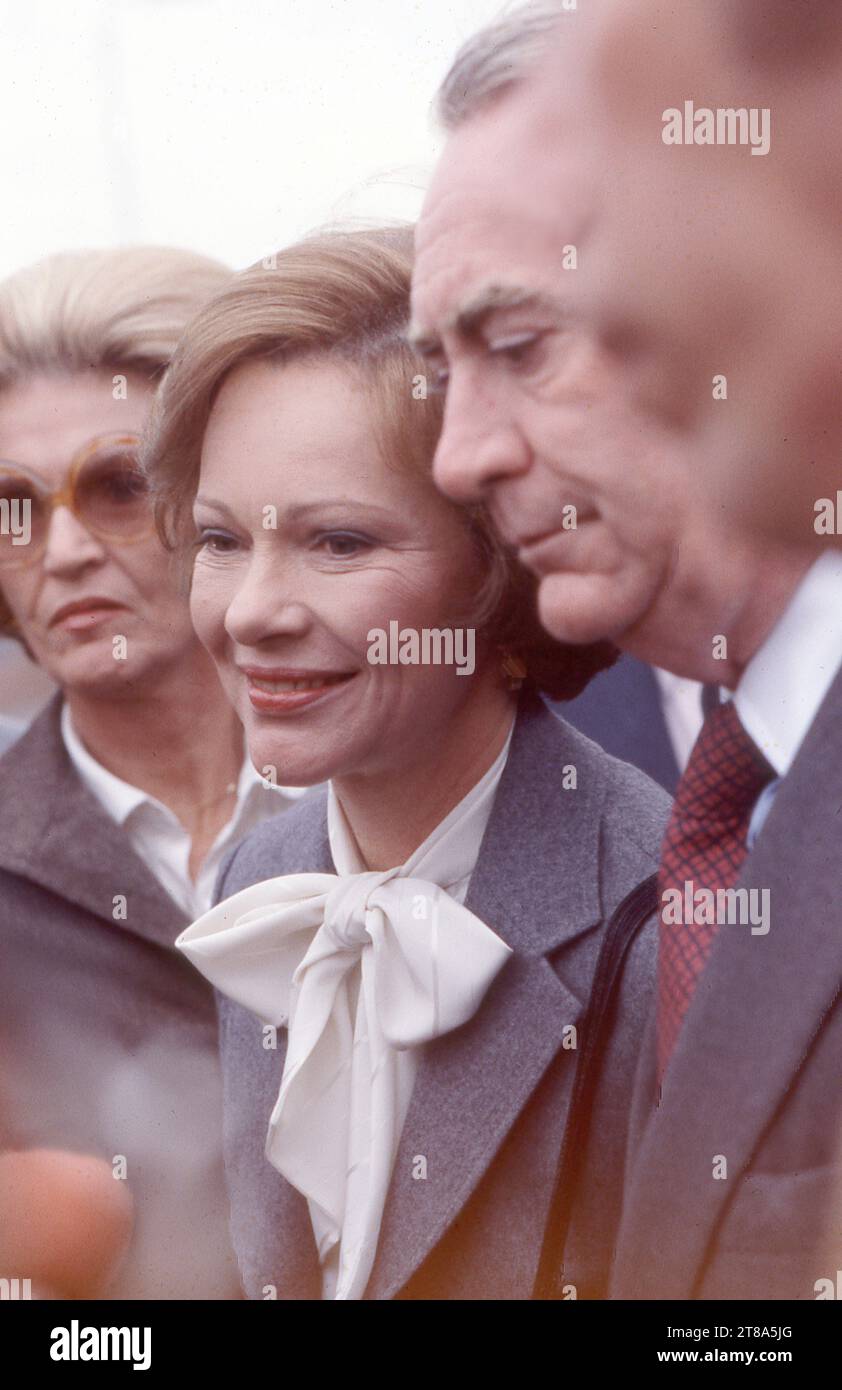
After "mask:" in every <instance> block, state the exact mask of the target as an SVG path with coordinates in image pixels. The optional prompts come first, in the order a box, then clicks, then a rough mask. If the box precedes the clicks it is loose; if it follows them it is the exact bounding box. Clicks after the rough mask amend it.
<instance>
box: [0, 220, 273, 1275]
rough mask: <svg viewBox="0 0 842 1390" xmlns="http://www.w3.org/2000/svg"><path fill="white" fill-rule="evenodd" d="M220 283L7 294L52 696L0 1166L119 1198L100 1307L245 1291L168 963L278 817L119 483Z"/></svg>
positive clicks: (31, 629)
mask: <svg viewBox="0 0 842 1390" xmlns="http://www.w3.org/2000/svg"><path fill="white" fill-rule="evenodd" d="M229 276H230V272H229V271H227V270H226V269H225V268H224V267H223V266H221V265H218V264H217V263H216V262H214V261H210V260H207V259H206V258H205V257H202V256H198V255H194V254H192V253H190V252H187V251H178V250H169V249H166V248H156V247H149V248H145V247H139V248H133V249H125V250H113V251H83V252H74V253H68V254H62V255H55V256H51V257H48V258H47V259H46V260H44V261H41V262H39V263H38V264H36V265H33V266H30V267H28V268H27V269H25V270H22V271H20V272H18V273H17V274H15V275H13V276H11V277H10V278H9V279H7V280H5V281H4V282H2V283H0V520H2V521H3V523H4V524H3V526H2V527H0V626H2V628H3V630H4V631H5V632H7V633H10V634H12V635H13V636H14V637H16V638H17V639H18V640H19V641H20V642H21V643H22V644H23V646H24V647H25V650H26V652H27V653H28V655H29V657H30V658H31V659H32V660H33V661H35V662H37V663H38V664H39V665H40V666H41V667H43V669H44V670H45V671H46V672H47V674H48V675H49V676H50V677H52V679H53V681H55V683H56V684H57V685H58V687H59V689H58V693H57V694H56V695H55V696H54V698H53V699H52V700H51V702H50V704H49V705H48V706H47V708H46V709H45V711H44V712H43V713H42V714H41V715H40V717H39V718H37V719H36V720H35V722H34V723H33V724H32V726H31V727H30V729H29V730H28V731H27V732H26V733H25V734H24V735H23V736H22V737H21V738H20V739H19V740H18V741H17V742H16V743H15V744H14V746H13V747H12V748H11V749H10V751H9V752H8V753H7V754H6V756H5V757H4V758H3V759H2V761H0V785H1V786H2V798H0V903H2V905H1V906H0V956H1V957H2V971H0V1148H14V1149H22V1148H33V1149H43V1148H49V1149H54V1148H59V1149H71V1150H76V1151H81V1152H87V1153H89V1154H91V1155H92V1156H93V1157H95V1158H97V1159H99V1160H102V1159H104V1160H105V1161H106V1162H107V1163H108V1165H109V1166H113V1169H114V1177H115V1178H116V1179H118V1180H120V1181H125V1184H126V1187H127V1189H128V1193H129V1195H130V1197H131V1199H132V1203H133V1209H134V1218H135V1225H134V1234H133V1237H132V1240H131V1243H130V1245H129V1249H128V1253H127V1255H126V1258H125V1260H124V1262H123V1265H122V1268H121V1270H120V1272H119V1274H118V1275H117V1277H116V1279H115V1280H114V1281H112V1284H111V1286H110V1292H109V1296H111V1297H114V1298H127V1297H130V1298H185V1297H208V1298H221V1297H235V1296H237V1295H238V1292H239V1287H238V1282H237V1278H236V1272H235V1267H234V1263H233V1260H232V1257H231V1252H230V1243H229V1240H228V1235H227V1214H226V1211H225V1197H224V1187H223V1183H222V1176H221V1158H220V1147H221V1140H220V1114H221V1103H220V1095H219V1075H218V1062H217V1058H216V1017H215V1010H214V1003H213V998H212V993H211V990H210V989H209V988H208V987H207V986H205V984H204V982H203V981H201V980H200V979H199V978H198V977H197V976H196V975H195V973H194V972H193V971H190V970H188V969H187V968H186V967H185V963H184V961H183V959H182V958H181V956H180V955H179V954H178V952H177V951H176V950H175V947H174V941H175V938H176V936H177V935H178V933H179V931H180V930H181V928H182V927H183V926H184V924H185V923H186V922H188V921H190V920H191V918H193V917H195V916H196V913H197V912H201V911H202V910H203V908H204V907H206V906H207V904H208V903H209V902H210V900H211V890H212V887H213V881H214V878H215V875H216V872H217V868H218V865H219V862H220V860H221V858H222V856H223V854H224V853H225V852H226V850H227V849H228V848H229V847H230V846H231V845H233V844H234V843H235V842H236V840H237V839H238V838H239V837H241V836H242V835H243V834H245V832H246V831H247V830H249V829H251V828H253V827H254V826H255V825H256V824H257V823H258V822H259V821H260V820H262V819H263V818H265V817H266V816H267V815H270V814H272V813H274V812H275V811H276V810H278V809H280V808H282V807H283V806H284V805H285V804H287V800H288V798H287V799H285V798H283V797H281V796H279V794H278V792H277V790H273V789H270V788H267V787H265V786H264V785H263V783H262V781H261V779H260V778H259V777H258V775H257V774H256V773H255V772H254V769H253V768H252V766H251V763H250V762H249V761H248V760H247V759H246V758H245V755H244V748H243V735H242V729H241V728H240V725H239V723H238V721H237V720H236V718H235V717H234V715H233V713H232V712H231V709H230V706H229V705H228V702H227V700H226V698H225V695H224V693H223V692H222V690H221V688H220V686H219V682H218V680H217V677H216V673H215V671H214V669H213V665H212V663H211V662H210V660H209V659H208V656H207V654H206V652H205V650H204V648H203V647H202V646H201V645H200V643H199V642H198V641H197V640H196V637H195V634H194V632H193V629H192V626H191V623H190V616H189V611H188V606H187V594H186V589H185V586H184V582H183V577H182V575H181V573H180V572H179V570H178V568H177V566H175V565H174V564H173V563H172V560H171V557H170V556H169V555H168V554H167V552H166V551H165V550H164V549H163V548H162V546H161V543H160V541H159V539H158V537H157V535H156V533H155V526H154V517H153V513H152V507H151V501H150V497H149V491H148V486H147V484H146V481H145V479H144V478H143V475H142V473H141V472H140V470H139V467H138V444H139V437H140V431H141V430H142V428H143V424H144V420H145V417H146V413H147V410H148V408H149V403H150V401H151V400H152V398H153V395H154V392H155V389H156V386H157V383H158V380H159V378H160V376H161V373H162V372H163V370H164V368H165V367H166V365H167V363H168V361H169V359H170V357H171V355H172V352H173V350H174V348H175V345H176V342H177V340H178V336H179V334H180V333H181V331H182V330H183V328H184V327H185V325H186V324H187V322H188V320H189V319H190V317H191V316H192V315H193V314H194V313H195V312H196V311H197V310H198V309H199V308H200V307H201V305H202V303H203V302H204V301H205V300H206V299H208V297H209V296H210V295H212V294H213V293H214V292H216V291H218V290H219V289H221V288H222V287H224V285H225V284H226V283H227V280H228V278H229Z"/></svg>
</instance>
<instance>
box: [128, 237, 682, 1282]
mask: <svg viewBox="0 0 842 1390" xmlns="http://www.w3.org/2000/svg"><path fill="white" fill-rule="evenodd" d="M411 268H412V233H411V230H409V229H389V230H381V231H371V232H356V233H332V234H324V235H321V236H317V237H314V238H311V239H308V240H306V241H304V242H301V243H300V244H298V245H296V246H293V247H290V248H288V249H287V250H285V251H283V252H281V253H279V254H278V256H277V257H276V258H275V260H274V265H273V267H272V268H271V269H265V268H255V269H253V270H251V271H248V272H245V273H244V274H242V275H239V276H237V277H236V279H235V280H234V281H232V282H231V284H230V285H228V286H226V287H225V288H223V289H222V290H221V291H220V293H218V294H217V295H215V296H214V297H213V298H212V300H211V301H210V303H209V304H208V305H207V306H206V307H205V309H204V310H203V311H202V312H201V313H200V314H199V315H198V316H197V317H196V319H195V320H194V322H193V323H192V324H191V326H190V328H189V329H188V331H187V333H186V335H185V337H184V338H183V340H182V342H181V345H180V347H179V350H178V352H177V353H176V355H175V358H174V360H173V363H172V366H171V367H170V369H169V371H168V373H167V376H166V379H165V381H164V383H163V386H162V390H161V393H160V395H159V398H158V400H157V403H156V409H155V414H154V420H153V427H152V430H151V437H150V440H149V445H148V450H147V454H146V459H147V468H148V471H149V472H150V474H151V476H152V479H153V485H154V488H155V490H156V492H157V496H158V504H157V505H158V511H159V518H160V521H161V524H162V526H163V529H164V533H165V534H166V536H167V537H168V539H169V541H170V543H171V544H172V545H173V546H174V547H175V548H176V549H177V550H180V551H181V552H182V553H183V554H186V553H188V552H189V553H190V555H191V556H192V587H191V610H192V614H193V620H194V623H195V626H196V630H197V632H198V634H199V636H200V637H201V639H202V641H203V642H204V643H205V645H206V647H207V649H208V651H209V652H210V654H211V656H212V657H213V659H214V661H215V662H216V664H217V668H218V670H219V673H220V677H221V680H222V682H223V684H224V686H225V688H226V690H227V691H228V694H229V697H230V699H231V701H232V703H233V704H234V706H235V708H236V709H237V711H238V713H239V715H240V717H241V719H242V720H243V723H244V725H245V729H246V737H247V740H248V745H249V748H250V751H251V755H252V758H253V759H254V761H255V763H256V765H257V766H259V767H264V766H266V765H268V766H283V767H284V768H285V770H286V773H287V775H288V776H289V777H290V779H291V780H292V781H294V782H296V783H302V784H306V785H313V784H316V783H320V782H323V781H327V782H328V783H329V785H328V788H327V790H326V791H325V792H323V793H320V794H318V795H316V796H314V797H313V798H308V799H307V801H306V802H302V804H301V805H300V806H298V807H296V808H295V809H294V810H293V811H292V812H291V813H290V814H289V815H288V816H285V817H284V818H283V820H282V821H277V822H275V823H273V824H272V825H268V826H263V827H261V828H260V829H258V830H257V831H255V832H253V833H252V834H251V835H249V836H247V837H246V839H245V841H244V842H243V843H242V844H241V845H240V847H239V848H238V849H237V850H235V851H234V852H233V853H232V855H231V856H229V858H228V860H227V863H226V865H225V866H224V869H223V874H222V877H221V882H220V887H219V890H218V897H219V903H218V906H216V907H215V908H213V909H211V911H210V912H208V913H206V914H205V915H204V916H202V917H201V918H199V920H198V921H197V922H196V923H195V924H194V925H193V926H192V927H190V928H189V929H188V930H187V931H186V932H185V933H183V935H182V936H181V937H180V939H179V943H178V944H179V945H180V946H181V948H182V950H183V951H184V952H185V954H186V955H187V956H188V957H189V958H190V959H191V960H192V961H193V962H194V963H195V964H196V965H197V966H198V968H199V969H200V970H201V971H202V973H203V974H204V975H205V976H206V977H207V978H208V979H209V980H210V981H211V982H212V983H213V984H214V985H216V986H217V988H218V989H219V990H220V991H222V993H223V994H224V995H226V996H227V998H226V999H225V1000H224V1001H223V1005H222V1014H221V1046H222V1061H223V1072H224V1076H225V1094H226V1115H225V1131H226V1139H225V1152H226V1167H227V1173H228V1182H229V1189H230V1194H231V1202H232V1220H233V1235H234V1244H235V1248H236V1250H237V1254H238V1257H239V1260H240V1266H241V1271H242V1274H243V1279H244V1284H245V1288H246V1292H247V1293H248V1295H249V1296H250V1297H254V1298H265V1297H274V1296H277V1297H278V1298H283V1299H287V1298H293V1299H295V1298H336V1299H360V1298H367V1299H372V1298H378V1299H380V1298H393V1297H400V1298H424V1297H433V1298H524V1297H528V1296H529V1294H530V1291H531V1290H532V1288H533V1282H534V1280H535V1277H536V1272H537V1269H538V1263H539V1254H540V1251H541V1246H542V1239H543V1233H544V1225H545V1222H546V1220H547V1216H548V1211H549V1208H550V1203H551V1200H552V1198H553V1192H554V1188H555V1186H556V1169H557V1159H558V1154H559V1148H560V1145H561V1143H562V1140H563V1138H564V1135H565V1130H566V1124H567V1120H568V1114H569V1107H570V1101H571V1091H572V1086H573V1080H574V1076H575V1074H576V1057H577V1042H576V1037H577V1029H578V1028H579V1027H580V1026H581V1025H582V1021H583V1015H584V1013H585V1009H586V1006H587V1004H588V1000H589V994H590V987H591V981H592V978H593V972H594V968H595V963H596V961H597V957H598V955H599V952H600V947H601V944H602V942H603V940H604V939H605V936H606V933H607V931H608V924H609V922H610V920H611V918H612V914H613V913H614V912H615V909H617V908H618V905H619V904H620V903H621V901H622V900H624V899H626V898H627V896H628V895H629V893H630V892H633V891H635V890H636V889H637V886H638V885H639V883H640V881H641V880H643V879H645V878H646V876H647V875H648V874H650V872H651V871H652V869H653V868H654V866H655V864H656V861H657V854H658V846H659V842H660V837H661V833H662V829H663V824H664V818H665V812H666V806H667V800H666V797H665V796H664V795H663V794H662V793H661V792H660V790H659V789H658V788H656V787H655V786H654V784H652V783H651V782H649V780H648V779H647V778H646V777H645V776H643V775H642V774H641V773H639V772H637V771H636V770H634V769H632V768H630V767H628V766H626V765H625V764H622V763H618V762H616V761H614V760H613V759H611V758H609V757H608V756H607V755H605V754H604V753H602V752H601V750H600V749H598V748H597V747H596V746H595V745H594V744H592V743H590V742H589V741H588V740H587V739H585V738H583V737H582V736H581V735H579V734H578V733H576V732H575V731H574V730H573V729H572V728H570V727H569V726H567V725H565V724H564V723H563V722H562V721H560V720H559V719H558V718H556V716H555V715H554V714H553V713H552V712H551V711H550V710H549V709H548V708H547V706H546V704H545V703H544V702H543V700H542V699H541V698H540V692H541V691H543V692H545V693H547V694H550V695H552V696H555V697H557V698H562V699H563V698H569V697H571V696H573V695H575V694H577V693H578V692H579V691H580V690H581V689H582V687H583V686H584V685H585V684H586V683H587V681H588V680H589V678H590V677H591V676H592V675H593V674H595V672H597V671H598V670H600V669H601V668H602V667H603V666H605V665H607V664H610V662H611V661H612V660H613V655H614V653H613V649H611V648H608V647H605V646H599V647H593V648H587V649H581V650H574V649H571V648H565V647H562V646H560V645H559V644H558V643H555V642H554V641H552V640H551V639H550V638H548V637H546V635H545V634H543V633H542V631H541V629H540V627H539V625H538V622H537V618H536V616H535V603H534V598H535V589H534V582H533V581H532V580H531V579H529V578H528V577H527V576H526V575H525V574H524V573H523V572H522V571H521V570H520V569H519V568H518V567H517V566H516V564H515V563H514V562H513V560H512V558H511V556H510V555H509V554H508V553H507V552H506V550H505V549H504V547H503V546H502V545H501V544H500V542H499V541H498V539H497V538H496V537H495V535H494V533H493V531H492V530H491V528H490V526H489V524H488V521H487V519H486V517H485V516H484V515H483V514H482V513H481V512H479V511H477V510H466V509H462V508H460V507H459V506H457V505H455V504H454V503H452V502H450V501H448V500H446V499H445V498H444V497H442V496H441V495H440V494H439V493H438V492H437V491H436V489H435V487H434V486H433V483H432V478H431V462H432V458H433V454H434V451H435V447H436V441H437V438H438V433H439V430H440V426H441V419H442V405H441V400H440V398H438V397H437V396H436V395H435V394H434V393H431V392H430V391H429V390H428V389H427V383H426V381H425V379H424V375H423V366H422V365H421V363H420V362H419V360H418V359H417V358H416V357H415V355H414V353H413V352H412V351H411V350H410V348H409V347H408V345H407V342H406V338H405V330H406V325H407V317H408V307H409V287H410V276H411ZM641 920H642V918H641ZM636 925H637V924H636ZM651 964H652V935H651V932H650V931H648V929H647V931H646V932H645V933H644V935H642V936H640V937H639V938H638V940H637V942H636V943H635V946H634V948H633V949H632V952H631V955H630V957H629V967H628V970H627V971H626V979H625V985H624V992H623V1000H622V1008H621V1009H620V1011H619V1013H618V1022H617V1025H616V1028H615V1030H614V1034H613V1035H612V1039H611V1047H610V1058H609V1062H610V1065H609V1066H608V1068H607V1072H606V1074H607V1075H608V1077H609V1091H608V1094H607V1095H606V1097H605V1098H604V1100H603V1101H602V1102H601V1105H602V1107H603V1108H600V1107H599V1106H598V1107H597V1111H596V1123H597V1125H598V1140H597V1141H596V1142H595V1145H594V1162H596V1163H598V1164H599V1165H600V1169H601V1173H602V1179H603V1180H602V1183H601V1206H600V1210H599V1211H589V1212H582V1211H579V1210H578V1209H577V1210H576V1212H575V1221H574V1223H573V1227H574V1234H573V1236H572V1238H571V1239H572V1244H571V1249H573V1248H576V1250H577V1251H578V1259H579V1263H578V1264H577V1272H576V1274H575V1275H573V1274H571V1281H572V1282H575V1283H576V1284H577V1287H578V1288H579V1290H580V1296H585V1294H586V1292H592V1293H598V1292H599V1291H601V1290H602V1289H603V1288H604V1281H605V1275H606V1269H607V1263H608V1258H609V1254H608V1252H609V1249H610V1240H611V1231H612V1227H613V1223H614V1222H615V1220H616V1217H617V1210H616V1200H617V1196H618V1192H619V1179H620V1177H621V1169H622V1152H623V1145H624V1139H625V1105H624V1088H628V1087H629V1084H630V1078H631V1073H632V1069H633V1066H634V1058H635V1054H636V1047H637V1038H638V1036H639V1031H640V1029H641V1028H642V1025H643V1020H644V1015H645V1011H646V1008H647V1007H648V999H649V990H650V987H651ZM600 1119H601V1120H602V1123H601V1126H600Z"/></svg>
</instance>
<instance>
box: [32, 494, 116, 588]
mask: <svg viewBox="0 0 842 1390" xmlns="http://www.w3.org/2000/svg"><path fill="white" fill-rule="evenodd" d="M105 555H106V550H105V547H104V545H103V544H102V542H101V541H99V540H98V539H97V537H96V536H94V535H92V534H91V532H90V531H89V530H88V529H87V527H86V526H84V525H83V524H82V522H81V521H80V520H79V518H78V517H77V516H75V515H74V514H73V512H72V511H71V510H70V508H69V507H56V509H55V511H54V512H53V514H52V516H51V517H50V520H49V522H48V525H47V538H46V541H45V544H44V555H43V560H42V564H43V567H44V571H45V573H46V574H65V575H66V574H72V573H74V572H75V571H78V570H82V569H84V568H85V567H86V566H87V565H91V564H99V563H101V562H102V560H104V558H105Z"/></svg>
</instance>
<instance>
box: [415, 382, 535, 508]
mask: <svg viewBox="0 0 842 1390" xmlns="http://www.w3.org/2000/svg"><path fill="white" fill-rule="evenodd" d="M472 382H473V378H468V377H463V378H461V379H460V378H459V375H458V373H456V374H454V376H453V377H452V378H451V381H450V384H449V386H448V391H447V402H446V405H445V411H444V423H443V425H442V432H441V436H440V438H439V443H438V448H437V449H436V455H435V458H434V460H433V477H434V478H435V481H436V485H437V486H438V487H439V488H440V489H441V491H442V492H444V493H446V494H447V496H448V497H452V498H453V499H454V500H455V501H457V502H478V501H482V500H485V499H487V498H488V497H489V496H490V495H491V494H492V493H493V491H494V488H495V486H496V485H497V484H498V483H502V482H505V481H506V480H507V479H509V478H513V477H516V476H517V475H518V474H521V473H525V472H526V471H527V469H528V468H529V462H530V452H529V447H528V443H527V440H526V438H525V437H524V435H523V433H522V431H521V429H520V428H519V426H518V424H517V423H516V421H515V420H514V419H513V418H512V416H511V413H510V412H509V411H508V410H507V408H506V404H505V402H503V401H502V400H495V399H494V398H493V396H490V395H489V393H488V392H484V393H482V394H480V393H479V392H477V391H476V390H475V389H473V386H472Z"/></svg>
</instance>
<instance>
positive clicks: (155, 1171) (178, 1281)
mask: <svg viewBox="0 0 842 1390" xmlns="http://www.w3.org/2000/svg"><path fill="white" fill-rule="evenodd" d="M60 708H61V696H59V695H57V696H55V697H54V698H53V700H52V701H51V702H50V704H49V705H48V706H47V708H46V710H45V711H44V712H43V713H42V714H41V715H40V716H39V717H38V718H37V719H36V720H35V722H34V723H33V725H32V726H31V728H30V729H29V730H28V732H27V733H25V734H24V735H23V736H22V737H21V738H20V739H19V740H18V742H17V743H15V745H14V746H13V747H12V748H11V749H10V751H9V752H8V753H7V754H6V755H5V757H4V758H3V759H2V760H0V1148H30V1147H47V1148H67V1149H71V1150H74V1151H78V1152H85V1153H94V1154H98V1155H100V1156H101V1157H103V1158H105V1159H106V1160H107V1161H108V1162H109V1163H112V1162H113V1160H114V1159H115V1158H117V1157H118V1156H122V1157H123V1158H124V1159H125V1165H126V1172H125V1179H126V1182H127V1184H128V1186H129V1188H130V1190H131V1193H132V1196H133V1198H134V1202H135V1228H134V1234H133V1237H132V1243H131V1246H130V1248H129V1251H128V1254H127V1257H126V1260H125V1261H124V1263H123V1266H122V1268H121V1270H120V1272H119V1275H118V1277H117V1280H116V1282H115V1283H114V1284H113V1286H112V1287H111V1288H110V1289H109V1291H108V1296H109V1297H111V1298H144V1299H146V1298H236V1297H239V1296H240V1288H239V1280H238V1277H237V1271H236V1262H235V1260H234V1257H233V1253H232V1251H231V1246H230V1237H229V1234H228V1211H227V1201H226V1196H225V1184H224V1178H223V1173H222V1154H221V1148H222V1139H221V1128H222V1103H221V1084H220V1075H219V1064H218V1055H217V1029H216V1011H215V1006H214V999H213V992H212V990H211V989H210V986H208V985H207V984H206V983H205V981H204V980H203V979H202V978H201V977H200V976H199V975H198V974H197V973H196V972H195V971H194V970H192V969H191V967H190V966H189V965H188V964H187V962H186V961H185V960H184V958H183V957H182V956H181V954H180V953H179V952H178V951H176V950H175V949H174V947H173V942H174V940H175V937H176V936H177V935H178V933H179V932H180V931H181V930H182V929H183V928H184V927H185V925H186V922H185V919H184V916H183V913H182V912H181V909H180V908H179V907H177V906H176V904H175V903H174V902H173V901H172V899H171V898H170V897H169V896H168V895H167V894H166V893H165V892H164V890H163V888H162V887H161V886H160V885H159V883H158V881H157V879H156V878H155V877H154V876H153V874H152V873H151V872H150V870H149V869H147V867H146V866H145V864H143V863H142V862H141V860H140V859H139V858H138V857H137V856H136V855H135V853H134V852H133V850H132V848H131V846H130V845H129V842H128V840H127V839H126V836H125V834H124V833H123V831H122V830H121V828H120V827H119V826H118V825H116V824H115V823H114V822H113V821H112V820H111V819H110V818H109V817H108V816H107V815H106V813H105V812H104V811H103V810H102V808H101V807H100V805H99V803H98V802H97V800H96V798H95V797H93V796H92V795H91V793H90V792H89V791H88V790H87V788H86V787H85V786H84V785H83V784H82V782H81V781H80V780H79V777H78V776H77V774H76V771H75V769H74V768H73V765H72V764H71V762H70V760H69V758H68V757H67V754H66V752H65V749H64V744H63V742H62V738H61V730H60V724H59V717H60ZM117 894H122V895H124V896H125V898H126V903H127V919H126V920H125V921H121V920H115V919H114V917H113V915H112V912H113V899H114V896H115V895H117ZM118 1171H119V1166H118Z"/></svg>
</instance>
